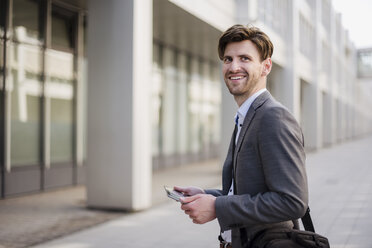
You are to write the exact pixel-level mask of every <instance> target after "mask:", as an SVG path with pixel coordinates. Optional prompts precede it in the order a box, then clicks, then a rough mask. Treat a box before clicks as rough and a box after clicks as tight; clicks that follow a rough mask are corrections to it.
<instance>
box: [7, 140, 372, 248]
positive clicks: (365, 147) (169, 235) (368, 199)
mask: <svg viewBox="0 0 372 248" xmlns="http://www.w3.org/2000/svg"><path fill="white" fill-rule="evenodd" d="M371 152H372V136H369V137H366V138H362V139H358V140H354V141H349V142H345V143H343V144H341V145H337V146H334V147H332V148H328V149H323V150H321V151H318V152H316V153H310V154H308V156H307V171H308V177H309V189H310V207H311V209H312V211H311V213H312V217H313V220H314V224H315V228H316V230H317V232H318V233H321V234H323V235H325V236H327V237H328V238H329V240H330V243H331V247H332V248H371V247H372V235H371V234H370V232H371V230H372V229H371V227H372V210H371V209H372V180H371V177H372V156H370V154H371ZM219 173H220V168H219V165H218V163H217V162H216V161H209V163H205V164H198V165H192V166H188V167H186V168H176V169H172V170H166V171H161V172H158V173H156V174H155V175H154V182H153V186H154V202H155V206H154V207H153V208H151V209H150V210H147V211H142V212H139V213H132V214H125V213H110V212H109V213H107V212H99V211H92V210H87V209H86V208H84V203H85V200H84V199H85V194H84V188H83V187H79V188H70V189H65V190H60V191H56V192H50V193H44V194H38V195H34V196H27V197H21V198H15V199H8V200H2V201H0V244H2V245H3V247H28V245H30V244H31V243H32V242H28V240H29V239H30V237H32V236H33V235H34V236H35V237H37V236H38V235H37V233H41V234H43V233H44V240H45V239H46V238H48V237H52V236H53V232H54V229H53V228H51V227H53V225H50V226H51V227H50V228H48V226H49V225H48V224H45V223H50V224H54V225H57V226H58V225H59V224H60V225H61V228H56V229H57V230H59V229H63V230H65V232H66V233H70V232H74V231H73V230H72V229H73V228H72V227H74V225H76V226H79V225H80V222H84V221H82V220H87V219H89V220H90V221H87V222H90V224H91V225H94V226H93V227H91V228H88V229H85V230H82V231H78V232H74V233H72V234H69V235H66V236H64V237H61V238H58V239H55V240H53V241H50V242H43V243H42V244H40V245H36V246H34V248H46V247H48V248H93V247H94V248H95V247H113V248H115V247H131V248H141V247H155V246H158V247H169V248H173V247H177V248H183V247H185V248H186V247H203V248H208V247H211V248H212V247H217V240H216V236H217V233H218V229H219V228H218V224H217V222H216V221H214V222H211V223H208V224H206V225H194V224H192V223H191V221H190V220H189V219H188V217H187V216H185V215H184V214H183V213H182V212H181V211H180V210H179V205H178V204H177V203H175V202H173V201H171V200H168V199H167V198H166V197H165V196H164V192H163V191H162V185H163V184H168V185H174V184H180V185H188V184H190V185H202V186H212V185H218V184H219V182H220V174H219ZM79 218H81V219H79ZM4 220H5V221H4ZM93 220H99V221H96V222H97V223H102V222H104V221H106V222H105V223H103V224H100V225H98V224H97V223H93V222H94V221H93ZM107 220H110V221H107ZM64 221H65V224H63V223H64ZM68 223H71V224H70V225H68ZM92 223H93V224H92ZM35 226H36V228H33V227H35ZM87 226H89V225H87ZM83 227H84V226H83ZM83 227H80V229H81V228H83ZM28 228H30V229H32V230H33V232H31V234H32V235H29V233H27V229H28ZM18 229H19V230H21V231H17V230H18ZM77 229H79V228H77ZM22 230H23V231H22ZM35 232H36V233H35ZM59 235H61V234H59ZM62 235H64V234H63V233H62ZM41 236H43V235H41ZM54 236H58V235H54ZM9 237H13V238H12V239H11V238H9ZM22 240H24V242H23V244H24V246H22V244H21V243H22V242H18V241H22ZM37 240H38V239H37V238H35V240H34V243H38V242H40V241H42V240H43V239H42V238H40V239H39V240H38V241H37ZM10 241H12V242H15V241H16V242H15V243H13V246H12V245H11V243H10ZM27 242H28V243H27ZM26 244H27V245H26ZM0 247H1V245H0Z"/></svg>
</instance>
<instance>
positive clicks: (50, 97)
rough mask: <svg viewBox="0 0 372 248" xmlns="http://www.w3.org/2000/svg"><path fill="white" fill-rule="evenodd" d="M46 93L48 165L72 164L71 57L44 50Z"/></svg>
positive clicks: (71, 55)
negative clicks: (48, 130) (48, 127)
mask: <svg viewBox="0 0 372 248" xmlns="http://www.w3.org/2000/svg"><path fill="white" fill-rule="evenodd" d="M46 60H47V63H46V92H45V97H46V99H47V101H48V102H49V103H50V161H51V163H56V162H68V161H72V160H73V147H74V146H73V127H74V118H73V113H74V103H73V102H74V101H73V99H74V87H73V85H74V77H73V74H74V71H73V61H74V56H73V54H71V53H67V52H62V51H56V50H48V51H47V53H46Z"/></svg>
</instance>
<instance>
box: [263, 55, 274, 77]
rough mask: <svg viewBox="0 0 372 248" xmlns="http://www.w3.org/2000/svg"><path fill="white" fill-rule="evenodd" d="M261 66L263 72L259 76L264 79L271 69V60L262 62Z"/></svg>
mask: <svg viewBox="0 0 372 248" xmlns="http://www.w3.org/2000/svg"><path fill="white" fill-rule="evenodd" d="M262 66H263V70H262V73H261V76H262V77H266V76H267V75H269V73H270V71H271V67H272V62H271V58H267V59H265V60H264V61H262Z"/></svg>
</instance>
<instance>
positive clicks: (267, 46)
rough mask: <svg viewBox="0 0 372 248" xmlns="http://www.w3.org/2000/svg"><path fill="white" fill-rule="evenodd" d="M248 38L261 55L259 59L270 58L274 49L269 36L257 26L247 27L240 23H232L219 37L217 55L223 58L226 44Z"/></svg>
mask: <svg viewBox="0 0 372 248" xmlns="http://www.w3.org/2000/svg"><path fill="white" fill-rule="evenodd" d="M244 40H250V41H251V42H253V44H255V45H256V47H257V49H258V52H259V54H260V56H261V61H263V60H265V59H267V58H271V56H272V55H273V51H274V45H273V43H271V41H270V38H269V36H267V35H266V34H265V33H264V32H262V31H261V30H260V29H259V28H256V27H253V26H251V27H248V26H243V25H240V24H237V25H234V26H232V27H231V28H229V29H227V30H226V31H225V32H224V33H223V34H222V35H221V37H220V39H219V42H218V56H219V57H220V59H221V60H222V59H223V56H224V54H225V49H226V46H227V45H228V44H229V43H231V42H239V41H244Z"/></svg>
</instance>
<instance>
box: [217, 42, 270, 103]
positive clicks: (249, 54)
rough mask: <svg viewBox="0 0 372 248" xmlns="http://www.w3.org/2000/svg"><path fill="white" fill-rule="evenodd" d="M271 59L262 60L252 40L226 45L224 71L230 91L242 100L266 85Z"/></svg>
mask: <svg viewBox="0 0 372 248" xmlns="http://www.w3.org/2000/svg"><path fill="white" fill-rule="evenodd" d="M270 69H271V59H270V58H268V59H266V60H264V61H261V58H260V54H259V52H258V50H257V48H256V46H255V45H254V43H253V42H252V41H250V40H245V41H239V42H232V43H229V44H228V45H227V46H226V49H225V54H224V57H223V67H222V72H223V75H224V80H225V83H226V86H227V87H228V89H229V91H230V93H231V94H232V95H233V96H234V97H235V98H236V97H238V98H241V99H242V100H245V99H248V97H249V96H251V95H252V94H253V93H255V92H256V91H258V90H260V89H262V88H264V87H265V86H266V85H265V84H266V78H265V77H266V75H267V74H268V73H269V72H270Z"/></svg>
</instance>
